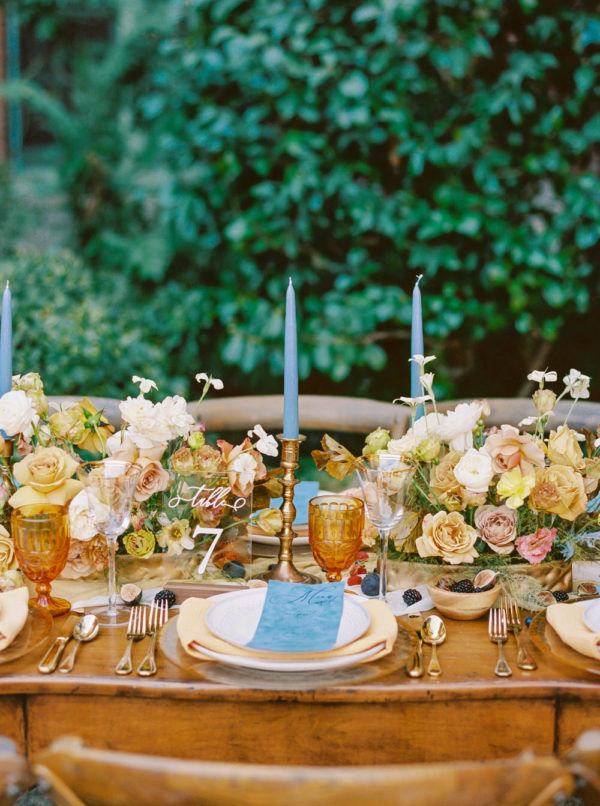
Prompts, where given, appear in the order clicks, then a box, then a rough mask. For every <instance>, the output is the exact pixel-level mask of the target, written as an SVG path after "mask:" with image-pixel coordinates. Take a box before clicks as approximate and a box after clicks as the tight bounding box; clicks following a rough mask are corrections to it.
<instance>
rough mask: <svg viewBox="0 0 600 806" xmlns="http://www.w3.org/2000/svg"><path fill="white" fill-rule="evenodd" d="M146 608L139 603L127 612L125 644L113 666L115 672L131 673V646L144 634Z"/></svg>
mask: <svg viewBox="0 0 600 806" xmlns="http://www.w3.org/2000/svg"><path fill="white" fill-rule="evenodd" d="M146 610H147V608H146V607H144V606H143V605H142V606H139V605H136V606H135V607H132V608H131V613H130V614H129V624H128V625H127V646H126V647H125V652H123V656H122V658H121V660H120V661H119V662H118V663H117V665H116V667H115V672H116V673H117V674H131V672H132V671H133V665H132V663H131V648H132V647H133V642H134V641H141V640H142V638H143V637H144V636H145V635H146Z"/></svg>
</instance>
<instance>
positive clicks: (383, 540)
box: [379, 529, 391, 602]
mask: <svg viewBox="0 0 600 806" xmlns="http://www.w3.org/2000/svg"><path fill="white" fill-rule="evenodd" d="M390 531H391V530H390V529H380V530H379V599H380V600H381V601H383V602H385V601H386V600H387V556H388V543H389V540H390Z"/></svg>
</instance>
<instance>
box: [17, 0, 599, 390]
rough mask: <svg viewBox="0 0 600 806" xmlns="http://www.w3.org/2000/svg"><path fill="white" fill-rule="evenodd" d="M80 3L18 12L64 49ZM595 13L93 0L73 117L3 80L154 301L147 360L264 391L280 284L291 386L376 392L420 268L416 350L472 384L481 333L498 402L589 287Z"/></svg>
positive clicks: (82, 228) (98, 248)
mask: <svg viewBox="0 0 600 806" xmlns="http://www.w3.org/2000/svg"><path fill="white" fill-rule="evenodd" d="M84 5H85V4H84V3H81V2H79V3H69V2H65V0H63V2H51V1H50V0H45V2H42V0H25V2H24V4H23V11H24V13H26V14H27V15H29V16H28V19H29V24H30V25H32V26H33V28H34V30H35V31H36V32H37V35H38V36H40V37H42V36H44V35H46V36H49V37H52V41H53V42H56V43H58V44H57V47H59V44H60V42H61V31H64V30H65V26H67V23H68V22H69V20H71V22H72V13H73V9H74V7H75V6H76V7H77V10H78V11H77V13H78V14H79V15H80V14H81V11H82V7H83V6H84ZM89 7H90V11H91V10H94V11H95V10H97V8H98V3H96V2H93V3H90V4H89ZM596 8H597V4H596V3H595V2H586V1H585V0H582V2H579V3H577V4H573V3H571V2H567V0H544V1H543V2H541V0H521V1H520V2H516V0H515V2H511V3H506V2H502V0H437V1H436V2H432V0H365V2H354V1H353V0H245V1H244V0H188V2H186V3H182V2H180V1H179V0H130V2H127V3H122V2H115V0H113V2H112V3H109V4H105V13H106V14H107V16H108V19H109V22H110V23H111V24H112V29H111V30H112V33H111V34H110V37H109V40H108V41H107V43H106V46H105V47H98V43H90V44H89V46H88V47H86V46H84V45H82V44H81V42H78V44H77V48H76V49H75V48H74V46H71V45H70V43H68V42H66V41H65V42H64V48H65V49H64V51H62V52H61V53H62V58H63V59H64V63H65V65H66V67H67V68H68V69H69V70H70V71H72V73H73V82H74V83H73V87H72V91H71V96H70V99H69V107H70V111H67V108H63V107H62V106H61V105H60V104H59V103H58V102H54V101H51V99H50V98H49V97H48V96H45V95H43V94H42V92H41V91H40V90H39V89H34V88H31V87H28V88H23V86H21V87H13V90H12V91H13V92H16V93H19V92H21V93H25V94H27V96H28V98H29V100H30V101H31V102H32V103H33V104H34V106H35V105H37V106H38V108H40V109H42V110H43V113H44V115H45V116H46V118H47V119H48V120H49V121H50V126H51V128H52V130H53V131H54V132H55V133H56V136H57V137H58V138H59V140H60V141H61V142H62V143H63V145H64V158H65V165H64V180H65V182H66V183H67V186H68V188H69V191H70V194H71V199H72V205H73V210H74V211H75V213H76V216H77V221H78V226H79V233H80V237H81V243H82V247H83V250H84V253H85V255H86V256H87V258H88V259H89V260H90V261H91V262H92V265H96V266H100V267H102V268H103V269H108V270H111V271H113V272H125V273H126V274H127V275H128V277H129V278H130V279H131V281H132V282H133V284H134V286H135V288H137V293H138V294H139V295H141V296H143V297H144V298H145V299H149V300H151V301H153V302H151V303H150V304H151V305H154V306H155V308H154V310H156V305H157V294H159V293H160V294H161V295H162V294H163V292H164V297H161V299H163V300H164V302H163V303H162V307H161V310H163V311H164V314H163V316H162V318H160V319H159V323H158V327H159V329H160V328H162V335H163V337H164V339H165V345H166V347H167V350H166V353H167V354H168V356H169V361H170V365H169V366H168V367H166V368H165V371H166V372H167V373H169V374H171V375H173V376H174V377H178V376H179V374H180V372H181V367H182V358H185V360H186V361H189V362H191V363H192V364H194V365H200V364H202V365H203V366H208V364H210V366H211V367H212V369H213V370H214V371H216V372H220V371H221V369H220V368H219V363H220V362H224V363H225V364H226V365H232V366H235V367H237V368H239V370H240V371H242V372H243V373H247V374H250V373H253V372H254V371H255V370H260V373H257V375H260V378H258V377H255V378H254V379H250V381H249V380H248V379H245V380H242V381H240V382H239V383H240V385H241V386H244V385H245V386H247V385H248V384H249V383H252V382H254V383H255V385H256V386H258V387H260V388H262V389H265V388H268V387H269V382H268V381H267V380H266V377H265V370H267V369H268V370H270V372H271V374H272V375H273V376H277V375H278V374H279V373H280V372H281V351H280V344H281V339H282V333H283V319H282V317H283V306H282V303H283V295H284V287H285V284H286V282H287V276H288V275H293V277H294V278H295V281H296V284H297V286H298V289H299V293H300V298H301V315H302V331H301V332H302V357H301V373H302V375H303V376H304V377H307V376H308V375H309V373H311V372H314V371H316V372H317V373H321V374H322V376H323V377H328V378H330V379H332V380H333V381H334V382H343V381H345V382H346V386H345V387H343V388H347V389H349V390H352V391H362V392H370V393H372V394H373V395H375V396H380V397H389V396H392V395H396V394H398V393H399V392H400V391H402V388H401V385H402V383H404V382H405V381H406V380H407V378H408V372H407V369H405V361H406V358H407V357H408V343H407V341H406V338H407V332H408V331H407V326H408V324H409V318H410V289H411V287H412V284H413V282H414V275H415V274H416V273H417V272H421V271H423V272H424V273H425V282H424V285H423V294H424V304H425V321H426V338H427V339H428V349H429V348H431V349H435V350H436V352H440V351H441V352H442V354H445V358H446V364H447V366H449V365H450V364H453V365H454V370H455V377H456V378H460V377H461V373H462V374H463V375H464V373H465V372H467V371H469V369H470V370H471V385H473V386H475V387H477V390H478V391H488V390H487V389H482V388H481V374H480V371H481V366H482V365H481V364H478V363H475V364H472V362H473V360H474V359H473V350H474V349H475V350H476V349H477V348H473V344H474V343H478V342H482V340H484V339H488V342H489V340H490V339H492V340H493V338H494V334H498V336H499V337H501V338H502V340H503V343H504V344H505V345H509V349H510V351H511V356H514V360H513V361H512V362H510V363H511V366H510V367H506V368H505V372H504V375H503V384H504V385H505V389H504V391H505V392H506V393H507V394H511V393H514V392H515V391H516V389H515V386H516V384H517V378H518V377H520V375H521V373H522V371H523V369H524V368H525V365H526V364H527V363H528V362H530V361H533V360H534V359H533V357H532V356H533V355H534V354H535V353H538V354H539V355H544V357H546V356H547V350H546V351H545V350H544V345H545V343H546V342H549V341H550V342H552V341H553V340H556V339H557V338H558V337H559V336H560V335H561V333H568V332H569V330H568V329H566V327H565V326H566V325H567V324H570V323H573V322H574V321H577V317H578V315H579V314H581V313H582V312H585V311H587V310H588V309H589V307H590V302H591V299H592V298H594V296H595V295H597V292H598V279H599V272H598V240H599V236H600V204H599V201H600V179H599V177H598V164H599V163H598V160H599V158H600V154H599V148H598V143H599V141H600V112H599V111H598V110H599V109H600V105H599V103H598V100H599V95H600V90H599V88H600V81H599V72H600V70H599V67H600V52H599V48H598V45H599V44H600V18H599V17H598V16H594V11H595V9H596ZM70 15H71V16H70ZM49 20H52V25H50V24H49ZM45 32H46V33H45ZM48 32H49V33H48ZM73 54H76V55H73ZM488 342H483V344H484V345H486V344H488ZM540 350H541V352H539V351H540ZM484 352H485V351H484ZM519 353H520V357H519ZM481 354H482V352H481V351H480V353H479V355H480V356H481ZM201 357H202V358H201ZM475 360H477V359H475ZM566 360H567V361H568V360H569V359H566ZM571 360H573V361H575V356H573V357H572V359H571ZM586 360H587V359H585V360H583V361H582V360H579V364H581V365H582V369H586V368H589V367H586V366H585V361H586ZM590 360H591V359H590ZM386 364H387V368H386ZM579 364H578V365H579ZM361 367H365V368H367V369H363V370H361V369H360V368H361ZM390 370H391V371H390ZM225 371H227V370H225ZM351 373H352V377H350V375H351ZM377 373H379V374H377ZM313 377H314V376H313ZM316 377H317V378H318V377H319V375H317V376H316ZM447 377H448V378H450V377H452V375H451V374H449V375H448V376H447ZM468 380H469V378H468V377H467V378H466V381H468ZM465 383H466V382H465ZM465 383H463V386H461V388H460V391H461V392H464V391H466V390H465ZM265 384H266V385H265ZM477 384H479V386H477ZM466 385H467V386H468V383H466ZM272 386H274V388H276V387H277V382H276V381H275V380H273V382H272ZM230 389H231V385H230Z"/></svg>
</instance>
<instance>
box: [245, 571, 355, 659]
mask: <svg viewBox="0 0 600 806" xmlns="http://www.w3.org/2000/svg"><path fill="white" fill-rule="evenodd" d="M343 607H344V583H343V582H329V583H325V584H322V585H304V584H302V583H290V582H275V581H272V582H269V586H268V588H267V595H266V597H265V604H264V607H263V611H262V614H261V617H260V621H259V622H258V626H257V628H256V632H255V633H254V637H253V638H252V640H251V641H250V642H249V643H248V646H249V647H250V648H251V649H264V650H267V651H269V652H322V651H324V650H327V649H331V648H332V647H333V645H334V644H335V642H336V640H337V634H338V630H339V628H340V621H341V618H342V609H343Z"/></svg>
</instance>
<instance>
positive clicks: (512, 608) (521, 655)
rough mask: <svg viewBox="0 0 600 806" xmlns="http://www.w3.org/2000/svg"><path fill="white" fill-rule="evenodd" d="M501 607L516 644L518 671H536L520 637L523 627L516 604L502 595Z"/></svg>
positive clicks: (535, 665)
mask: <svg viewBox="0 0 600 806" xmlns="http://www.w3.org/2000/svg"><path fill="white" fill-rule="evenodd" d="M502 607H503V608H504V610H505V611H506V616H507V620H508V629H509V630H511V631H512V632H513V633H514V636H515V641H516V642H517V666H518V667H519V669H525V670H526V671H528V672H531V671H533V670H534V669H537V663H536V662H535V661H534V659H533V658H532V657H531V655H530V654H529V652H528V650H527V647H526V646H525V643H524V642H523V639H522V637H521V631H522V629H523V625H522V623H521V612H520V610H519V606H518V604H517V603H516V602H515V600H514V599H512V598H511V597H510V596H506V595H504V596H503V597H502Z"/></svg>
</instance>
